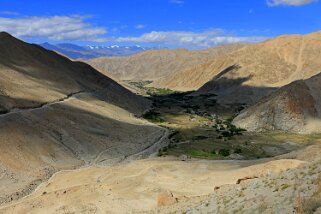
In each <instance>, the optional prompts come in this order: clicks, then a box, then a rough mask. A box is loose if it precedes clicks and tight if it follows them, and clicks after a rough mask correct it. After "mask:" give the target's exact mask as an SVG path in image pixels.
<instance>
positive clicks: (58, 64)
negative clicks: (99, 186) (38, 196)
mask: <svg viewBox="0 0 321 214" xmlns="http://www.w3.org/2000/svg"><path fill="white" fill-rule="evenodd" d="M0 74H1V80H0V93H1V96H0V97H1V100H0V103H1V114H0V126H1V128H0V130H1V132H0V151H1V155H0V183H1V186H0V203H3V202H9V201H12V200H15V199H17V198H20V197H22V196H24V195H26V194H28V193H29V192H30V191H32V190H33V189H34V188H35V187H36V186H37V185H38V184H39V183H41V182H42V181H43V180H44V179H46V178H49V177H50V176H51V175H52V174H53V173H54V172H56V171H59V170H61V169H72V168H75V167H79V166H82V165H86V164H104V163H105V162H108V163H113V162H118V161H119V160H123V159H127V158H133V157H135V156H136V155H144V152H146V153H150V152H153V151H156V150H157V146H158V144H159V143H161V142H162V140H163V137H164V136H165V135H166V133H167V132H166V131H165V130H164V129H162V128H159V127H157V126H155V125H152V124H150V123H147V122H145V121H142V120H139V119H137V118H135V117H134V116H133V115H134V114H136V115H139V114H141V113H142V112H143V111H145V110H146V109H147V108H149V106H150V102H149V101H147V100H145V99H144V98H141V97H138V96H136V95H134V94H132V93H131V92H129V91H128V90H126V89H124V88H123V87H122V86H120V85H119V84H117V83H116V82H114V81H113V80H111V79H109V78H108V77H106V76H104V75H102V74H100V73H99V72H98V71H96V70H95V69H93V68H92V67H90V66H89V65H86V64H84V63H81V62H72V61H70V60H68V59H67V58H65V57H62V56H60V55H58V54H56V53H54V52H51V51H47V50H45V49H43V48H41V47H39V46H37V45H30V44H27V43H24V42H22V41H20V40H17V39H15V38H14V37H12V36H10V35H9V34H7V33H1V34H0Z"/></svg>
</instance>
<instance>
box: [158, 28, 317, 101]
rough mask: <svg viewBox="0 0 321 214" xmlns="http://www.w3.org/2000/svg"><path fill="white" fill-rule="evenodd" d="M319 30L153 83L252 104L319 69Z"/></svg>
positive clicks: (249, 48)
mask: <svg viewBox="0 0 321 214" xmlns="http://www.w3.org/2000/svg"><path fill="white" fill-rule="evenodd" d="M320 49H321V32H316V33H312V34H307V35H284V36H281V37H277V38H275V39H271V40H268V41H266V42H263V43H259V44H254V45H247V46H245V47H243V48H241V49H239V50H237V51H234V52H232V53H230V54H228V55H227V56H222V57H219V58H217V59H214V60H211V61H207V62H205V63H203V64H199V65H197V66H194V67H191V68H189V69H184V70H183V71H181V72H177V73H172V75H171V76H169V77H168V78H166V79H162V80H160V81H158V82H156V83H155V85H157V86H159V87H166V88H172V89H176V90H195V89H198V88H200V89H199V90H198V94H200V93H215V94H217V95H218V99H219V100H220V102H225V103H231V102H239V103H253V102H256V101H257V100H258V99H260V98H261V97H263V96H265V95H266V94H269V93H271V92H272V91H273V90H274V89H275V88H278V87H281V86H284V85H286V84H289V83H291V82H293V81H295V80H299V79H306V78H310V77H312V76H313V75H315V74H317V73H318V72H319V71H321V61H320V60H319V59H320V57H321V52H320Z"/></svg>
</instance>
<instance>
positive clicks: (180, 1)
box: [169, 0, 185, 5]
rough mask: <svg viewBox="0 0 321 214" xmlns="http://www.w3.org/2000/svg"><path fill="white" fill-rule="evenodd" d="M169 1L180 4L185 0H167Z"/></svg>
mask: <svg viewBox="0 0 321 214" xmlns="http://www.w3.org/2000/svg"><path fill="white" fill-rule="evenodd" d="M169 3H172V4H179V5H182V4H184V3H185V2H184V0H169Z"/></svg>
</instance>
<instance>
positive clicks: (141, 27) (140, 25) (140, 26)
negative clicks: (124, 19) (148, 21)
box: [135, 24, 146, 29]
mask: <svg viewBox="0 0 321 214" xmlns="http://www.w3.org/2000/svg"><path fill="white" fill-rule="evenodd" d="M145 27H146V26H145V25H142V24H139V25H136V26H135V28H136V29H144V28H145Z"/></svg>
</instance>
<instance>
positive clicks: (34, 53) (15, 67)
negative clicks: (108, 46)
mask: <svg viewBox="0 0 321 214" xmlns="http://www.w3.org/2000/svg"><path fill="white" fill-rule="evenodd" d="M0 75H1V79H0V109H2V111H6V110H10V109H12V108H15V107H25V106H34V105H35V103H47V102H52V101H55V100H59V99H61V98H63V97H65V96H66V95H69V94H73V93H77V92H80V91H94V90H99V89H103V88H109V90H110V92H111V93H114V91H117V93H119V95H120V96H121V94H122V95H124V96H127V97H130V99H128V100H127V101H130V100H131V101H130V102H132V103H133V102H135V103H136V104H137V103H141V105H142V106H141V107H140V108H142V107H143V106H144V105H148V103H147V102H146V101H145V100H144V99H141V98H139V97H137V96H135V95H133V94H132V93H130V92H129V91H128V90H126V89H124V88H123V87H122V86H120V85H119V84H117V83H116V82H115V81H113V80H111V79H110V78H108V77H106V76H104V75H102V74H101V73H99V72H98V71H96V70H95V69H93V68H92V67H91V66H89V65H87V64H85V63H82V62H73V61H70V60H69V59H67V58H65V57H63V56H61V55H59V54H57V53H55V52H53V51H48V50H46V49H44V48H42V47H40V46H37V45H31V44H27V43H24V42H22V41H20V40H18V39H16V38H14V37H12V36H11V35H9V34H7V33H4V32H2V33H0ZM107 93H108V92H107ZM12 98H16V99H12ZM28 100H29V101H28ZM119 100H121V99H119Z"/></svg>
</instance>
